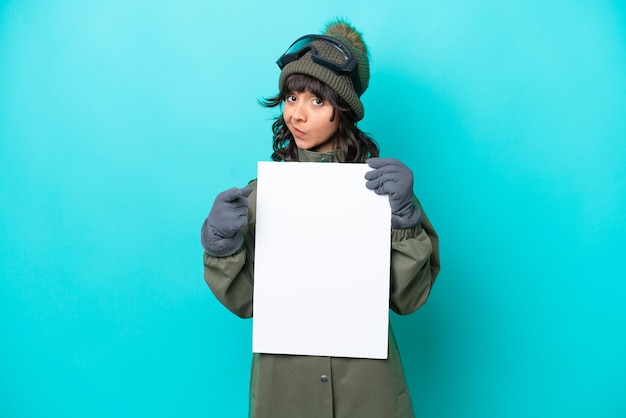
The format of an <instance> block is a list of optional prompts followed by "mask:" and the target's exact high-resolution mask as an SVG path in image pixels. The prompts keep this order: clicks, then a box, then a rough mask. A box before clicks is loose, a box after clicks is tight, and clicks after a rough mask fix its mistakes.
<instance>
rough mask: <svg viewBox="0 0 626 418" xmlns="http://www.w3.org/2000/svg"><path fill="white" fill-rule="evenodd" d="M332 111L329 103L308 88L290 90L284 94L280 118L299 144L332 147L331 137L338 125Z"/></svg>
mask: <svg viewBox="0 0 626 418" xmlns="http://www.w3.org/2000/svg"><path fill="white" fill-rule="evenodd" d="M333 113H334V112H333V106H332V105H331V104H330V103H328V102H325V101H323V100H322V99H319V98H318V97H317V96H315V95H314V94H313V93H310V92H309V91H306V90H305V91H303V92H299V93H298V92H293V93H289V94H287V96H286V97H285V103H284V106H283V119H284V120H285V124H286V125H287V128H288V129H289V131H290V132H291V134H292V135H293V138H294V140H295V141H296V145H297V146H298V147H299V148H302V149H306V150H310V151H316V152H328V151H332V149H333V143H332V140H331V137H332V136H333V134H334V133H335V132H337V130H338V129H339V117H338V116H337V115H335V117H333ZM331 119H332V120H331Z"/></svg>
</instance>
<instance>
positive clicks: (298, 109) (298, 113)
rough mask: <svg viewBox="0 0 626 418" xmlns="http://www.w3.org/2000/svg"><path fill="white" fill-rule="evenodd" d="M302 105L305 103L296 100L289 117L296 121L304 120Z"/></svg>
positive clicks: (304, 111) (304, 109)
mask: <svg viewBox="0 0 626 418" xmlns="http://www.w3.org/2000/svg"><path fill="white" fill-rule="evenodd" d="M304 105H305V103H304V102H303V101H301V100H298V101H297V102H296V103H294V106H293V113H292V114H291V117H292V118H294V119H295V120H297V121H306V117H307V115H306V108H305V106H304Z"/></svg>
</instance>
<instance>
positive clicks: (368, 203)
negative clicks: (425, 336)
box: [252, 162, 391, 359]
mask: <svg viewBox="0 0 626 418" xmlns="http://www.w3.org/2000/svg"><path fill="white" fill-rule="evenodd" d="M369 170H371V168H370V167H369V166H368V165H367V164H332V163H297V162H290V163H285V162H281V163H278V162H259V163H258V176H257V180H258V182H257V187H258V188H257V208H256V217H257V218H256V238H255V239H256V243H255V269H254V270H255V271H254V317H253V325H252V351H253V352H255V353H273V354H294V355H319V356H333V357H358V358H376V359H382V358H387V339H388V326H389V263H390V256H391V255H390V252H391V250H390V241H391V233H390V228H391V213H390V208H389V202H388V198H387V196H379V195H377V194H375V193H374V192H373V191H371V190H368V189H367V188H366V187H365V178H364V176H365V173H366V172H367V171H369Z"/></svg>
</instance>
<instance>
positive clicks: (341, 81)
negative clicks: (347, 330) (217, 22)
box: [201, 20, 439, 418]
mask: <svg viewBox="0 0 626 418" xmlns="http://www.w3.org/2000/svg"><path fill="white" fill-rule="evenodd" d="M278 66H279V67H280V69H281V75H280V79H279V93H278V95H276V96H275V97H272V98H269V99H267V100H264V101H263V102H262V105H264V106H266V107H276V106H281V105H282V106H283V109H282V110H283V111H282V115H281V116H279V117H278V118H277V120H276V121H275V122H274V124H273V133H274V145H273V149H274V152H273V154H272V158H273V159H274V160H275V161H294V162H339V163H344V162H357V163H367V164H368V165H369V166H370V167H371V168H372V169H373V170H372V171H369V172H368V173H367V174H366V180H367V182H366V187H367V188H368V189H371V190H373V191H374V192H375V193H377V194H384V195H388V196H389V204H390V206H391V212H392V215H391V217H392V219H391V227H392V230H391V274H390V277H391V283H390V300H389V306H390V308H391V309H392V310H393V311H395V312H396V313H398V314H409V313H411V312H413V311H415V310H416V309H418V308H419V307H420V306H422V305H423V304H424V303H425V302H426V300H427V298H428V296H429V294H430V290H431V287H432V285H433V283H434V281H435V278H436V277H437V274H438V272H439V252H438V238H437V235H436V233H435V231H434V229H433V227H432V225H431V223H430V222H429V221H428V219H427V217H426V215H425V214H424V211H423V209H422V208H421V206H420V204H419V202H418V200H417V199H416V198H415V196H414V194H413V174H412V172H411V170H410V169H409V168H407V167H406V166H405V165H404V164H402V163H401V162H400V161H398V160H395V159H389V158H385V159H382V158H378V155H379V149H378V146H377V145H376V143H375V142H374V141H373V140H372V138H370V137H369V136H368V135H367V134H365V133H364V132H362V131H361V130H360V129H359V128H358V127H357V122H358V121H359V120H361V119H362V118H363V116H364V109H363V104H362V102H361V100H360V97H361V95H362V94H363V92H364V91H365V90H366V89H367V87H368V84H369V61H368V56H367V48H366V46H365V43H364V42H363V38H362V36H361V34H360V33H359V32H357V31H356V29H355V28H354V27H353V26H351V25H350V24H349V23H347V22H345V21H342V20H336V21H334V22H331V23H330V24H329V25H327V27H326V30H325V33H324V35H306V36H304V37H302V38H299V39H298V40H297V41H296V42H294V43H293V44H292V45H291V46H290V47H289V49H288V50H287V51H286V52H285V53H284V54H283V55H282V56H281V57H280V59H279V60H278ZM255 209H256V180H254V181H252V182H250V183H249V184H248V186H247V187H245V188H242V189H238V188H232V189H229V190H226V191H224V192H222V193H220V194H219V195H218V196H217V198H216V199H215V202H214V204H213V207H212V209H211V211H210V213H209V216H208V217H207V219H206V220H205V222H204V224H203V226H202V230H201V241H202V245H203V248H204V250H205V252H204V266H205V270H204V277H205V280H206V282H207V284H208V285H209V287H210V288H211V290H212V291H213V293H214V294H215V296H216V297H217V298H218V299H219V300H220V301H221V302H222V303H223V304H224V305H225V306H226V307H227V308H228V309H230V310H231V311H232V312H233V313H235V314H236V315H238V316H240V317H242V318H249V317H251V316H252V314H253V309H252V306H253V289H254V233H255V222H256V216H255ZM295 274H297V272H294V275H295ZM388 353H389V355H388V358H387V359H384V360H374V359H356V358H332V357H318V356H295V355H294V356H291V355H276V354H260V353H255V354H254V356H253V363H252V376H251V383H250V417H253V418H265V417H272V418H282V417H285V418H308V417H334V418H348V417H351V418H352V417H356V418H368V417H372V418H389V417H401V418H405V417H406V418H408V417H414V413H413V407H412V404H411V399H410V395H409V392H408V389H407V385H406V382H405V378H404V372H403V369H402V363H401V360H400V355H399V352H398V348H397V345H396V339H395V337H394V335H393V331H392V329H391V324H390V326H389V351H388Z"/></svg>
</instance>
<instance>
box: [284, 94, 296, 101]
mask: <svg viewBox="0 0 626 418" xmlns="http://www.w3.org/2000/svg"><path fill="white" fill-rule="evenodd" d="M285 101H286V102H295V101H296V96H294V95H293V94H288V95H287V96H285Z"/></svg>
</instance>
